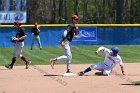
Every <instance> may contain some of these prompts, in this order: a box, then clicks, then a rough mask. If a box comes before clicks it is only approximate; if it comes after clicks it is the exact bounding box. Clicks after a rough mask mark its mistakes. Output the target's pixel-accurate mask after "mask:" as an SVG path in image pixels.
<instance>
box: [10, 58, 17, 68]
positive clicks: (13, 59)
mask: <svg viewBox="0 0 140 93" xmlns="http://www.w3.org/2000/svg"><path fill="white" fill-rule="evenodd" d="M15 62H16V57H13V58H12V63H11V64H10V66H13V65H14V64H15Z"/></svg>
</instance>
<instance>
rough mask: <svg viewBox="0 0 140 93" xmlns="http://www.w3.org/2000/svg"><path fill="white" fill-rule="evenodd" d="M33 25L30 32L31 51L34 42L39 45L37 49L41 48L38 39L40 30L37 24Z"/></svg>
mask: <svg viewBox="0 0 140 93" xmlns="http://www.w3.org/2000/svg"><path fill="white" fill-rule="evenodd" d="M34 25H35V26H34V27H33V28H32V30H31V34H32V35H33V39H32V44H31V50H32V49H33V45H34V42H35V41H37V43H38V45H39V48H40V50H41V49H42V46H41V42H40V37H39V33H40V29H39V27H38V25H37V23H35V24H34Z"/></svg>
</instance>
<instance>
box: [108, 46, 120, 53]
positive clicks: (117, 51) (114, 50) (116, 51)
mask: <svg viewBox="0 0 140 93" xmlns="http://www.w3.org/2000/svg"><path fill="white" fill-rule="evenodd" d="M110 50H112V52H113V54H114V55H117V54H118V53H119V48H118V47H112V48H111V49H110Z"/></svg>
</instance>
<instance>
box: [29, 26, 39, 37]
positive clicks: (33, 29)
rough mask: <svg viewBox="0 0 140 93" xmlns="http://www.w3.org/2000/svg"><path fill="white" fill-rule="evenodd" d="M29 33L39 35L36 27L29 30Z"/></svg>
mask: <svg viewBox="0 0 140 93" xmlns="http://www.w3.org/2000/svg"><path fill="white" fill-rule="evenodd" d="M31 33H34V35H36V36H37V35H39V29H38V28H37V27H33V28H32V30H31Z"/></svg>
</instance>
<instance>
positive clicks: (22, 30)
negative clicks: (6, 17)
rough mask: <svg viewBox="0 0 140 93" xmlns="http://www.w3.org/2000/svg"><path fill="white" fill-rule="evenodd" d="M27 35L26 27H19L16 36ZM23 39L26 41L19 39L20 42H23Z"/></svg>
mask: <svg viewBox="0 0 140 93" xmlns="http://www.w3.org/2000/svg"><path fill="white" fill-rule="evenodd" d="M25 35H26V34H25V32H24V28H21V27H19V28H18V29H17V33H16V38H20V37H22V36H25ZM22 41H24V39H23V40H19V42H22Z"/></svg>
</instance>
